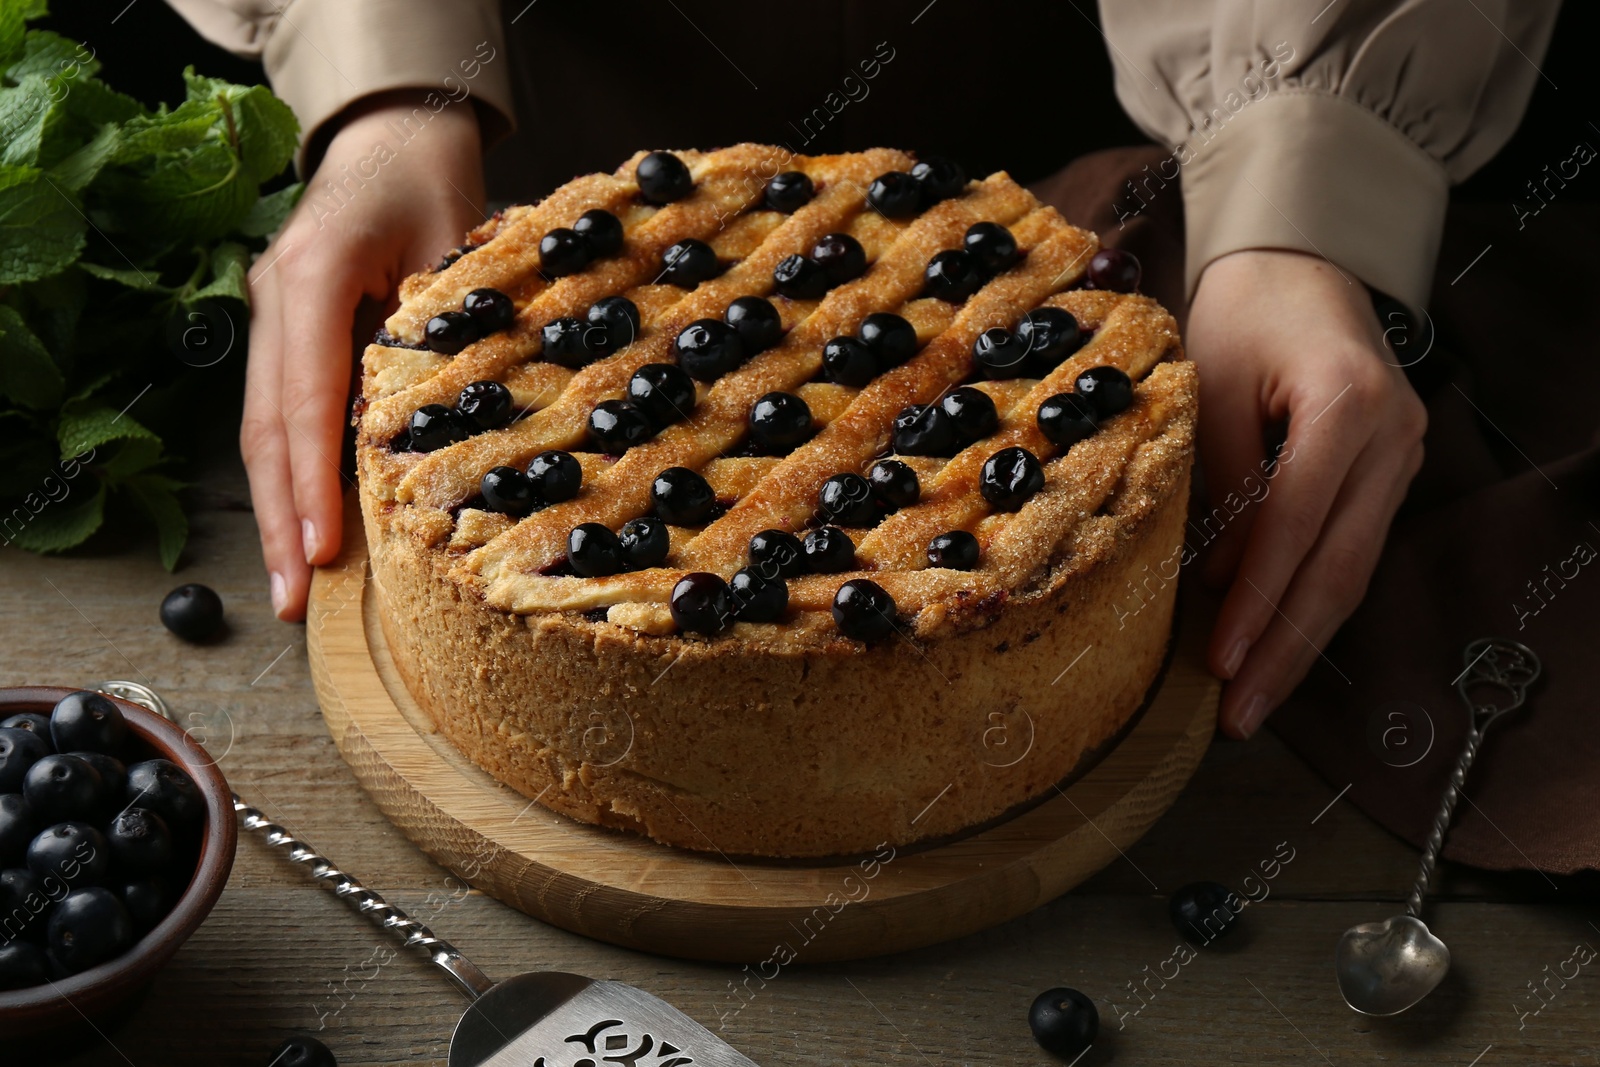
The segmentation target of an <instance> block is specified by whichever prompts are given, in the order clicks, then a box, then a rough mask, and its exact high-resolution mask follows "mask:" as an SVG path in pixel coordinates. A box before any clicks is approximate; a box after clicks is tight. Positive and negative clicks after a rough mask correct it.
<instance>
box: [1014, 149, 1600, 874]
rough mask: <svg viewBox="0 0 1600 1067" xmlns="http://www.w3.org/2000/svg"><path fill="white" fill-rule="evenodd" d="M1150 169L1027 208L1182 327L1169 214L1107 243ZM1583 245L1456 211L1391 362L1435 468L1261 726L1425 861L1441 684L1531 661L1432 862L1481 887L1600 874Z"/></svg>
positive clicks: (1061, 185)
mask: <svg viewBox="0 0 1600 1067" xmlns="http://www.w3.org/2000/svg"><path fill="white" fill-rule="evenodd" d="M1163 156H1164V154H1163V153H1161V152H1160V151H1158V150H1154V149H1128V150H1119V151H1112V152H1102V153H1097V154H1095V155H1093V156H1089V157H1085V158H1083V159H1080V160H1078V161H1077V162H1076V163H1074V164H1073V165H1072V166H1071V167H1070V168H1068V169H1067V170H1066V171H1065V172H1063V173H1062V174H1060V175H1057V176H1056V177H1054V178H1052V179H1050V180H1049V181H1047V182H1044V183H1041V184H1040V186H1039V187H1038V191H1039V192H1040V194H1041V195H1043V196H1047V197H1048V198H1049V199H1050V200H1051V202H1053V203H1055V204H1057V205H1058V206H1060V207H1061V208H1062V210H1063V211H1064V212H1065V213H1066V214H1067V217H1068V218H1069V219H1071V220H1072V221H1073V222H1076V223H1078V224H1080V225H1084V226H1089V227H1092V228H1094V229H1096V230H1097V231H1099V233H1100V235H1101V237H1102V239H1103V240H1105V241H1107V242H1108V243H1117V244H1122V245H1124V246H1126V247H1128V248H1130V249H1132V250H1133V251H1134V252H1135V253H1136V254H1137V255H1139V256H1140V257H1141V259H1142V260H1143V262H1144V263H1145V270H1146V278H1147V280H1148V284H1147V285H1146V289H1147V290H1148V291H1150V292H1151V293H1152V295H1156V296H1157V297H1158V298H1160V299H1162V300H1163V301H1164V302H1167V303H1168V305H1169V306H1171V307H1173V308H1180V307H1181V305H1180V304H1179V303H1178V302H1177V298H1178V297H1179V296H1180V295H1181V293H1180V292H1179V290H1178V282H1177V278H1176V273H1175V272H1176V270H1177V269H1178V268H1177V266H1176V264H1178V263H1181V258H1182V257H1181V251H1178V250H1180V249H1181V234H1182V232H1183V231H1182V213H1181V206H1180V204H1179V203H1178V197H1177V196H1176V195H1168V193H1167V192H1158V193H1157V194H1156V195H1153V196H1149V197H1148V198H1147V203H1148V207H1147V208H1146V209H1145V210H1144V211H1143V212H1142V213H1141V214H1140V215H1139V216H1138V217H1137V218H1135V219H1133V220H1131V221H1125V222H1124V224H1123V225H1121V226H1120V227H1119V224H1118V215H1119V214H1125V213H1126V211H1127V209H1128V204H1129V201H1128V196H1129V190H1128V187H1127V186H1126V184H1125V183H1126V182H1127V181H1129V180H1134V181H1135V182H1136V183H1138V182H1142V181H1143V180H1144V177H1145V175H1147V173H1148V172H1146V171H1145V170H1144V167H1145V166H1146V165H1150V166H1152V167H1153V165H1154V163H1155V162H1156V161H1157V160H1160V159H1161V158H1163ZM1173 192H1174V193H1175V191H1173ZM1113 204H1116V205H1119V207H1118V208H1117V209H1114V208H1113ZM1529 206H1534V205H1524V208H1523V210H1524V211H1525V210H1526V209H1527V208H1528V207H1529ZM1519 222H1520V223H1521V224H1522V225H1521V228H1520V229H1519V225H1518V224H1519ZM1597 238H1600V208H1597V207H1596V205H1593V204H1585V203H1580V202H1560V201H1557V202H1554V203H1551V204H1549V205H1548V206H1547V207H1545V208H1544V209H1543V210H1542V211H1540V212H1539V214H1538V215H1537V216H1533V217H1526V216H1524V217H1521V218H1520V219H1519V215H1518V213H1517V212H1516V211H1514V210H1513V208H1512V205H1509V204H1482V205H1480V204H1465V205H1458V206H1456V207H1453V208H1452V210H1451V213H1450V216H1449V219H1448V222H1447V224H1446V230H1445V239H1444V249H1443V252H1442V253H1441V255H1440V260H1439V269H1438V273H1437V278H1436V281H1435V288H1434V294H1433V300H1432V304H1431V307H1430V314H1431V330H1430V324H1429V323H1423V324H1421V325H1420V326H1418V327H1416V328H1415V329H1414V330H1413V331H1412V332H1411V333H1409V334H1408V335H1407V336H1406V346H1408V347H1409V352H1410V353H1411V354H1410V355H1407V356H1403V357H1402V361H1403V362H1407V363H1411V364H1412V365H1411V366H1410V367H1409V368H1408V374H1409V376H1410V377H1411V379H1412V382H1413V385H1415V386H1416V388H1417V389H1418V392H1419V394H1420V395H1421V396H1422V397H1423V399H1424V401H1425V402H1426V403H1427V405H1428V413H1429V420H1430V422H1429V428H1428V435H1427V440H1426V449H1427V460H1426V462H1425V464H1424V467H1423V470H1422V472H1421V474H1420V475H1419V476H1418V477H1417V480H1416V482H1415V483H1414V484H1413V486H1412V490H1411V493H1410V495H1409V496H1408V498H1407V501H1406V504H1405V507H1404V508H1403V509H1402V511H1401V513H1400V516H1399V517H1398V518H1397V519H1396V522H1395V525H1394V528H1393V530H1392V531H1391V534H1390V538H1389V541H1388V544H1387V546H1386V548H1385V550H1384V554H1383V557H1382V560H1381V561H1380V563H1379V566H1378V570H1377V573H1376V574H1375V575H1374V577H1373V579H1372V583H1371V585H1370V587H1369V590H1368V593H1367V597H1366V600H1365V602H1364V603H1363V604H1362V606H1361V608H1360V609H1359V610H1358V611H1357V612H1356V613H1355V615H1353V616H1352V617H1351V619H1350V620H1349V622H1347V623H1346V624H1345V626H1344V628H1343V629H1342V630H1341V631H1340V632H1339V634H1338V635H1337V637H1335V639H1334V641H1333V642H1332V643H1331V644H1330V645H1329V646H1328V648H1327V650H1326V656H1327V660H1328V661H1331V663H1332V664H1333V666H1330V665H1329V663H1327V662H1323V661H1320V660H1319V661H1318V663H1317V665H1316V666H1315V667H1314V668H1313V669H1312V672H1311V674H1310V675H1309V676H1308V677H1307V679H1306V680H1305V682H1304V683H1303V684H1302V685H1301V686H1300V688H1299V689H1298V690H1297V691H1296V692H1295V693H1294V695H1293V696H1292V697H1291V698H1290V700H1289V701H1288V702H1287V704H1286V705H1285V706H1284V707H1283V708H1281V709H1280V710H1279V711H1278V712H1277V713H1276V714H1274V715H1273V717H1272V718H1271V719H1270V720H1269V724H1270V726H1271V727H1272V728H1273V729H1274V730H1276V731H1277V732H1278V734H1279V735H1280V736H1282V737H1283V738H1284V739H1285V740H1286V741H1287V742H1288V743H1289V744H1290V746H1291V747H1293V748H1294V750H1295V751H1296V752H1298V753H1299V754H1300V755H1301V756H1302V757H1304V758H1305V759H1306V761H1307V762H1309V763H1310V764H1311V765H1312V766H1313V767H1314V768H1315V769H1316V770H1317V771H1318V772H1319V773H1320V774H1321V775H1322V776H1323V777H1324V778H1325V779H1326V780H1327V782H1328V784H1329V787H1330V796H1332V795H1333V794H1334V793H1336V792H1337V791H1339V790H1342V789H1344V787H1345V786H1346V785H1349V786H1350V789H1349V792H1347V793H1345V794H1344V799H1345V800H1348V801H1350V802H1352V803H1354V804H1356V805H1357V806H1358V807H1359V808H1361V810H1363V811H1365V812H1366V813H1367V814H1368V815H1370V816H1371V817H1372V818H1374V819H1376V820H1377V821H1378V822H1379V823H1381V824H1382V825H1383V826H1385V827H1387V828H1388V829H1390V830H1391V831H1393V832H1394V833H1396V834H1398V835H1400V836H1401V837H1403V838H1405V839H1406V840H1408V841H1410V842H1411V843H1412V844H1414V845H1418V846H1420V845H1421V844H1422V842H1423V840H1424V839H1425V838H1426V837H1427V834H1428V830H1429V827H1430V825H1431V823H1432V820H1433V817H1434V813H1435V811H1436V809H1437V807H1438V803H1439V797H1440V794H1441V793H1442V792H1443V790H1444V787H1445V784H1446V782H1447V781H1448V779H1449V776H1450V772H1451V770H1452V769H1453V768H1454V766H1455V762H1456V759H1457V756H1458V755H1459V753H1460V750H1461V746H1462V744H1463V742H1464V739H1465V735H1466V731H1467V712H1466V709H1465V707H1464V706H1463V705H1462V703H1461V701H1460V698H1459V697H1458V695H1457V693H1456V690H1455V689H1454V687H1453V685H1452V683H1453V681H1454V679H1455V678H1456V677H1457V676H1458V675H1459V674H1460V673H1461V670H1462V668H1463V667H1464V663H1463V661H1462V649H1463V648H1464V647H1465V646H1466V645H1467V643H1468V642H1470V641H1471V640H1473V639H1475V638H1478V637H1508V638H1511V639H1514V640H1517V641H1520V642H1522V643H1523V644H1526V645H1528V646H1529V647H1530V648H1532V649H1533V650H1534V652H1535V653H1537V654H1538V656H1539V657H1540V659H1541V661H1542V662H1543V666H1544V675H1543V678H1542V679H1541V681H1540V682H1539V683H1538V684H1537V685H1536V686H1535V688H1534V689H1533V690H1532V691H1531V692H1530V695H1529V698H1528V702H1527V704H1526V705H1525V706H1524V707H1523V709H1522V710H1520V711H1518V712H1515V713H1513V714H1512V715H1509V716H1507V717H1505V718H1502V719H1501V720H1500V721H1499V722H1498V723H1497V724H1496V725H1495V726H1494V727H1493V728H1492V729H1491V731H1490V733H1489V735H1488V737H1487V740H1486V741H1485V744H1484V747H1483V750H1482V752H1481V754H1480V756H1479V758H1478V761H1477V764H1476V766H1475V767H1474V768H1473V771H1472V773H1471V775H1470V777H1469V778H1468V780H1467V783H1466V788H1465V790H1464V793H1465V799H1464V800H1463V801H1462V802H1461V803H1460V805H1459V806H1458V808H1457V811H1456V816H1455V822H1454V824H1453V828H1452V829H1451V831H1450V834H1449V837H1448V838H1447V839H1446V844H1445V848H1444V855H1445V857H1446V858H1447V859H1451V860H1455V861H1458V862H1461V863H1468V864H1472V865H1474V866H1478V867H1486V868H1490V869H1494V870H1513V869H1519V868H1536V869H1539V870H1544V871H1549V872H1552V873H1561V874H1570V873H1573V872H1576V871H1579V870H1583V869H1600V715H1597V712H1600V707H1597V704H1600V686H1597V684H1596V678H1595V674H1594V663H1595V659H1596V653H1597V652H1600V555H1597V553H1600V436H1597V432H1596V431H1597V426H1600V420H1597V415H1596V413H1597V411H1600V351H1597V347H1600V346H1597V344H1596V340H1595V338H1596V337H1600V301H1597V300H1596V298H1595V294H1596V293H1600V265H1597V261H1596V259H1595V257H1594V256H1593V255H1592V252H1591V250H1592V249H1593V248H1594V247H1595V244H1596V240H1597ZM1486 248H1487V251H1485V249H1486ZM1480 253H1482V258H1481V259H1478V260H1477V262H1476V263H1474V262H1473V260H1474V258H1475V257H1477V256H1478V255H1479V254H1480ZM1463 271H1464V272H1465V273H1463ZM1399 321H1400V320H1398V319H1397V320H1395V322H1396V323H1397V324H1398V322H1399ZM1397 337H1398V335H1397ZM1406 350H1407V349H1406V348H1402V351H1406ZM1421 352H1426V354H1425V355H1421V356H1420V358H1419V357H1418V355H1417V354H1418V353H1421ZM1413 361H1414V362H1413ZM1201 418H1202V420H1203V419H1204V418H1205V414H1204V412H1202V413H1201ZM1586 557H1587V558H1588V559H1589V561H1588V562H1582V561H1583V560H1584V559H1585V558H1586ZM1335 668H1337V669H1335ZM1341 672H1342V674H1343V675H1344V676H1345V677H1347V678H1348V679H1349V681H1348V683H1347V682H1346V681H1345V680H1344V678H1341V677H1340V673H1341ZM1430 734H1431V735H1432V736H1431V738H1430V736H1429V735H1430ZM1424 752H1425V753H1426V754H1425V755H1423V754H1422V753H1424Z"/></svg>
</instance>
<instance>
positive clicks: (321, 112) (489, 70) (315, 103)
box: [168, 0, 515, 169]
mask: <svg viewBox="0 0 1600 1067" xmlns="http://www.w3.org/2000/svg"><path fill="white" fill-rule="evenodd" d="M168 2H169V3H170V4H171V5H172V7H173V8H175V9H176V10H177V11H178V13H179V14H180V15H182V16H183V17H184V18H185V19H186V20H188V22H189V24H190V25H191V26H193V27H194V28H195V29H196V30H197V31H198V32H199V33H200V34H201V35H202V36H204V37H205V38H206V39H207V40H210V41H212V42H213V43H215V44H218V45H220V46H222V47H223V48H226V49H228V50H229V51H231V52H235V53H237V54H239V55H242V56H246V57H249V58H252V59H260V60H261V61H262V63H263V64H264V65H265V67H266V70H267V78H268V80H269V81H270V82H271V83H272V88H273V91H274V92H276V93H277V94H278V95H279V96H281V97H283V99H284V100H285V101H287V102H288V104H289V106H290V107H291V108H293V109H294V113H295V115H296V117H298V118H299V119H300V129H301V139H300V146H301V147H300V154H297V156H296V158H295V162H296V164H297V165H298V166H301V167H302V169H303V167H304V163H305V159H304V152H305V149H306V145H308V144H311V143H313V142H314V141H315V134H316V132H317V129H318V128H319V127H320V126H321V125H322V124H323V123H325V122H327V121H328V120H329V119H331V118H333V117H334V116H335V115H337V114H338V113H339V112H341V111H343V110H344V109H345V108H346V107H348V106H349V105H350V104H351V103H353V102H355V101H356V100H359V99H361V98H362V97H364V96H370V95H371V94H373V93H377V92H382V91H384V90H386V89H422V90H425V91H428V92H429V93H432V94H436V95H434V96H430V97H428V98H427V100H428V103H427V105H426V106H428V107H429V108H431V109H433V110H435V111H437V110H442V109H443V108H444V107H447V106H450V105H452V104H457V103H461V102H463V101H465V100H467V99H469V98H470V99H473V100H476V101H477V102H478V103H479V104H480V105H482V106H480V107H479V109H478V114H479V117H480V119H481V120H482V121H483V122H484V127H485V128H484V143H485V144H486V145H487V144H489V143H491V142H493V141H496V140H498V139H499V138H501V137H503V136H504V135H505V134H506V133H508V132H509V131H510V130H511V127H512V124H513V122H514V121H515V118H514V111H513V109H512V104H511V72H510V62H511V61H510V57H509V56H507V55H506V48H505V38H504V34H503V32H502V27H501V25H500V5H499V3H498V2H497V0H448V2H447V0H287V2H285V0H168Z"/></svg>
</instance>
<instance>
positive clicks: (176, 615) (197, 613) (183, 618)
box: [69, 582, 222, 748]
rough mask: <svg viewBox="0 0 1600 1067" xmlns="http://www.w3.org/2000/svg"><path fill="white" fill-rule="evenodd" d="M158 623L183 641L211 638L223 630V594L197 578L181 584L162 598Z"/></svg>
mask: <svg viewBox="0 0 1600 1067" xmlns="http://www.w3.org/2000/svg"><path fill="white" fill-rule="evenodd" d="M161 625H163V626H165V627H166V628H167V629H168V630H170V631H172V632H173V633H174V634H176V635H177V636H178V637H181V638H183V639H184V640H185V641H195V642H199V641H207V640H210V639H211V638H213V637H215V636H216V635H217V634H218V633H219V632H221V630H222V598H221V597H219V596H218V595H217V593H216V590H214V589H212V588H211V587H210V586H207V585H201V584H199V583H198V582H191V583H189V584H188V585H180V586H178V588H176V589H174V590H173V591H172V592H170V593H168V594H167V595H166V598H165V599H163V600H162V601H161ZM69 747H73V748H76V747H78V746H75V745H74V746H69Z"/></svg>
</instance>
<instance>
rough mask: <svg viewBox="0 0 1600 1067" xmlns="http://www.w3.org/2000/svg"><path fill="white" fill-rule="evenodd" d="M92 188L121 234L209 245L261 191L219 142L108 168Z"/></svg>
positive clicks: (239, 219)
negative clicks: (127, 166) (133, 164)
mask: <svg viewBox="0 0 1600 1067" xmlns="http://www.w3.org/2000/svg"><path fill="white" fill-rule="evenodd" d="M184 106H185V107H187V106H188V105H187V104H185V105H184ZM95 189H96V191H97V192H99V193H101V194H103V195H104V199H105V200H106V201H108V202H109V204H111V205H113V210H114V213H115V214H114V217H115V219H116V224H117V226H118V227H119V228H120V229H125V230H128V231H131V232H134V233H142V234H147V235H150V236H151V237H160V238H162V239H163V240H166V241H168V242H172V243H179V242H190V241H211V240H215V239H216V238H218V237H221V236H222V235H223V234H225V233H228V232H230V231H231V230H233V228H234V227H235V226H237V225H238V224H239V223H240V222H242V221H243V220H244V217H245V215H246V214H248V213H249V211H250V205H251V204H253V203H255V200H256V196H257V195H258V194H259V192H260V189H259V187H258V186H257V184H256V182H255V180H254V179H253V178H251V177H250V175H249V174H248V173H246V171H245V168H244V165H243V164H242V163H240V162H239V158H238V157H237V156H235V155H234V154H233V149H231V148H229V147H228V145H227V144H226V143H224V142H223V141H220V140H213V141H207V142H206V143H204V144H200V145H196V146H194V147H192V148H184V149H179V150H177V151H172V152H162V153H161V154H160V155H157V156H153V157H151V158H150V159H148V160H147V161H146V162H145V164H144V165H143V166H140V167H138V168H134V169H123V168H120V167H118V168H112V169H109V170H107V171H105V172H104V173H103V174H102V175H101V178H100V180H99V181H97V182H96V183H95Z"/></svg>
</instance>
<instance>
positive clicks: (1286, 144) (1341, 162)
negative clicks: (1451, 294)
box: [1177, 89, 1450, 308]
mask: <svg viewBox="0 0 1600 1067" xmlns="http://www.w3.org/2000/svg"><path fill="white" fill-rule="evenodd" d="M1219 117H1220V116H1219ZM1177 159H1178V162H1179V163H1180V164H1181V165H1182V167H1183V170H1182V173H1183V201H1184V216H1185V219H1186V224H1185V225H1186V230H1187V249H1188V252H1187V256H1186V262H1185V269H1184V278H1185V283H1186V289H1187V294H1188V296H1189V297H1191V298H1192V297H1193V296H1194V291H1195V287H1196V285H1198V283H1199V280H1200V275H1201V272H1202V271H1204V270H1205V268H1206V266H1207V264H1209V263H1210V262H1211V261H1212V260H1214V259H1216V258H1218V257H1219V256H1224V255H1227V254H1228V253H1230V252H1238V251H1242V250H1244V249H1250V248H1277V249H1288V250H1291V251H1297V252H1305V253H1309V254H1311V255H1316V256H1321V257H1322V258H1324V259H1326V260H1328V261H1329V262H1330V263H1332V264H1334V265H1335V266H1337V267H1339V268H1341V269H1342V270H1345V271H1347V272H1349V273H1351V274H1353V275H1355V276H1356V277H1357V278H1359V279H1360V280H1361V281H1363V282H1365V283H1366V284H1367V285H1369V286H1371V287H1373V288H1374V289H1377V290H1379V291H1380V292H1383V293H1386V294H1388V295H1389V296H1392V297H1394V298H1395V299H1397V300H1400V301H1402V302H1403V303H1405V304H1407V305H1408V306H1410V307H1412V308H1422V307H1423V306H1424V305H1425V304H1426V303H1427V299H1428V293H1429V291H1430V289H1431V287H1432V281H1433V271H1434V262H1435V260H1436V259H1437V257H1438V254H1439V240H1440V235H1441V233H1442V231H1443V229H1444V215H1445V208H1446V205H1447V203H1448V200H1449V192H1450V183H1449V180H1448V178H1447V177H1446V175H1445V171H1444V168H1443V167H1442V166H1440V164H1439V163H1438V162H1437V161H1435V160H1434V159H1433V157H1431V156H1429V155H1428V154H1427V153H1426V152H1424V151H1423V150H1422V149H1421V148H1419V147H1417V145H1416V144H1414V143H1413V142H1412V141H1411V140H1410V138H1408V137H1407V136H1406V135H1405V134H1403V133H1401V132H1400V131H1399V130H1397V129H1395V128H1394V127H1393V126H1391V125H1389V124H1388V123H1387V122H1385V121H1384V120H1383V119H1381V118H1379V117H1378V116H1377V115H1376V114H1374V113H1373V112H1371V111H1369V110H1367V109H1366V108H1364V107H1362V106H1361V105H1360V104H1357V103H1355V102H1353V101H1351V100H1348V99H1345V98H1344V97H1341V96H1336V95H1334V94H1332V93H1325V92H1318V91H1315V90H1306V89H1280V90H1277V91H1274V92H1271V93H1269V94H1267V95H1266V96H1264V97H1262V98H1261V99H1259V100H1256V101H1253V102H1248V103H1246V104H1245V106H1244V107H1242V108H1241V109H1240V110H1239V112H1238V113H1237V114H1234V115H1232V116H1231V117H1227V118H1226V121H1225V122H1219V123H1217V124H1215V125H1213V126H1211V127H1209V128H1207V129H1204V130H1199V131H1196V132H1195V134H1194V136H1193V137H1192V138H1191V139H1190V140H1189V141H1187V142H1185V143H1184V144H1183V145H1180V146H1179V148H1178V152H1177Z"/></svg>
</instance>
